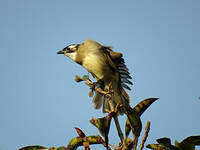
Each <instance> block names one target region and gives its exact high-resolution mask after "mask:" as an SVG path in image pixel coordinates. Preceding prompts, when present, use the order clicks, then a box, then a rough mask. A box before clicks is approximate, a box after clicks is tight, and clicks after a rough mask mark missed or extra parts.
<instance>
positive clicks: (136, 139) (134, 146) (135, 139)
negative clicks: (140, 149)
mask: <svg viewBox="0 0 200 150" xmlns="http://www.w3.org/2000/svg"><path fill="white" fill-rule="evenodd" d="M133 140H134V145H133V150H136V148H137V143H138V137H136V136H134V138H133Z"/></svg>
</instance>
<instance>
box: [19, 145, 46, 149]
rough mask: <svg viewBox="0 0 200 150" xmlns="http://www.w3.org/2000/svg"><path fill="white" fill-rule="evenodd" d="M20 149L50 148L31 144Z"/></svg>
mask: <svg viewBox="0 0 200 150" xmlns="http://www.w3.org/2000/svg"><path fill="white" fill-rule="evenodd" d="M19 150H48V148H46V147H44V146H40V145H30V146H25V147H22V148H20V149H19Z"/></svg>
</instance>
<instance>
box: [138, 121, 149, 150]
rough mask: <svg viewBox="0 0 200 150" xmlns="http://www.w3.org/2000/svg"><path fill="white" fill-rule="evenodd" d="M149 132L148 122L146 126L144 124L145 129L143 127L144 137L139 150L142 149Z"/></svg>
mask: <svg viewBox="0 0 200 150" xmlns="http://www.w3.org/2000/svg"><path fill="white" fill-rule="evenodd" d="M149 130H150V121H147V124H146V127H145V133H144V137H143V138H142V141H141V144H140V148H139V150H142V149H143V148H144V143H145V142H146V140H147V137H148V134H149Z"/></svg>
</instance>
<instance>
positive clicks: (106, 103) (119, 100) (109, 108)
mask: <svg viewBox="0 0 200 150" xmlns="http://www.w3.org/2000/svg"><path fill="white" fill-rule="evenodd" d="M113 90H114V92H113V94H111V97H107V96H104V95H102V94H100V93H98V92H95V96H94V98H93V103H94V108H95V109H99V108H101V106H102V105H103V113H106V112H113V111H115V110H116V107H117V105H121V104H123V105H126V106H127V105H129V102H130V100H129V95H128V94H127V93H126V91H125V90H124V89H123V88H122V87H121V88H120V89H118V90H117V89H116V90H115V89H113ZM119 114H120V115H122V114H124V112H123V110H119Z"/></svg>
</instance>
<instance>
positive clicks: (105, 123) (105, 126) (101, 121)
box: [90, 115, 112, 145]
mask: <svg viewBox="0 0 200 150" xmlns="http://www.w3.org/2000/svg"><path fill="white" fill-rule="evenodd" d="M111 120H112V117H111V115H107V116H106V117H103V118H97V119H96V118H94V117H92V119H91V120H90V123H92V124H93V125H94V126H95V127H97V128H98V130H99V132H100V133H101V135H102V136H103V137H104V138H105V142H106V145H107V144H108V134H109V130H110V123H111Z"/></svg>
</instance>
